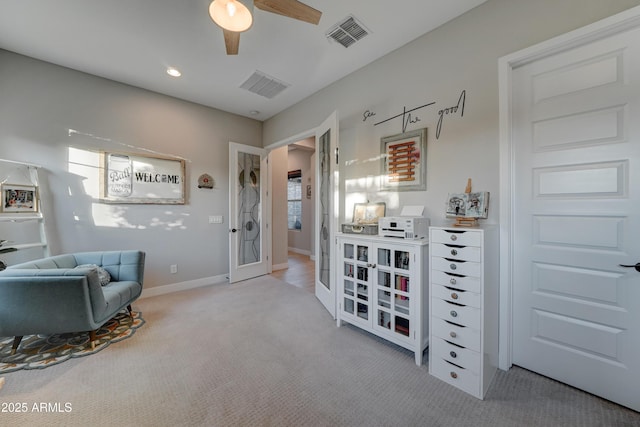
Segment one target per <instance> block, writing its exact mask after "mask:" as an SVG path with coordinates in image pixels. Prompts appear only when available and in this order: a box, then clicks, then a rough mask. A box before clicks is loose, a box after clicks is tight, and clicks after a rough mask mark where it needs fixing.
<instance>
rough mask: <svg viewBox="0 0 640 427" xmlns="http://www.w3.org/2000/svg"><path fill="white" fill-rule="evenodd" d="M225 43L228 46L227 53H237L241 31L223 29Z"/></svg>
mask: <svg viewBox="0 0 640 427" xmlns="http://www.w3.org/2000/svg"><path fill="white" fill-rule="evenodd" d="M222 32H223V33H224V45H225V46H226V47H227V55H237V54H238V47H239V46H240V33H238V32H236V31H229V30H225V29H223V30H222Z"/></svg>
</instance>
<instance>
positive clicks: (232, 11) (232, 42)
mask: <svg viewBox="0 0 640 427" xmlns="http://www.w3.org/2000/svg"><path fill="white" fill-rule="evenodd" d="M253 6H255V7H257V8H258V9H260V10H263V11H265V12H271V13H277V14H278V15H282V16H286V17H288V18H293V19H297V20H299V21H304V22H308V23H310V24H314V25H318V22H320V17H321V16H322V12H320V11H319V10H316V9H314V8H312V7H311V6H307V5H306V4H304V3H302V2H299V1H298V0H253V1H251V0H213V1H212V2H211V4H210V5H209V16H211V19H213V22H215V23H216V24H218V25H219V26H220V27H221V28H222V32H223V33H224V44H225V46H226V48H227V55H237V54H238V46H239V45H240V33H241V32H243V31H246V30H248V29H249V28H250V27H251V25H252V24H253V16H252V14H251V11H252V9H253Z"/></svg>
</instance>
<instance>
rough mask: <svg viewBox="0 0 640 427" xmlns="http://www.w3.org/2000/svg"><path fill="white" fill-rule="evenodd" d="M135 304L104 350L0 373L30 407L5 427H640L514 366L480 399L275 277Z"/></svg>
mask: <svg viewBox="0 0 640 427" xmlns="http://www.w3.org/2000/svg"><path fill="white" fill-rule="evenodd" d="M135 308H136V309H140V310H141V311H143V312H144V313H145V319H146V325H145V327H144V328H141V329H140V330H139V331H138V332H137V333H136V335H135V337H133V339H129V340H126V341H123V342H121V343H119V344H118V345H117V346H112V347H110V351H107V352H100V353H98V354H95V355H93V356H92V357H85V358H78V359H73V360H69V361H68V362H66V363H63V364H60V365H56V366H53V367H51V368H49V369H46V370H42V371H39V370H35V371H18V372H13V373H9V374H7V375H5V377H6V384H5V386H4V388H3V389H2V390H0V402H2V403H3V404H4V403H5V402H14V403H22V402H23V403H25V406H24V407H25V408H26V410H25V411H24V412H22V413H16V412H15V411H14V412H4V413H0V425H11V426H29V427H31V426H57V425H60V426H63V425H64V426H87V425H91V426H114V425H135V426H178V425H179V426H434V427H436V426H456V427H460V426H492V427H494V426H587V427H588V426H638V425H640V414H638V413H636V412H634V411H631V410H628V409H625V408H622V407H620V406H617V405H615V404H613V403H610V402H607V401H604V400H602V399H599V398H596V397H594V396H592V395H589V394H587V393H583V392H581V391H578V390H575V389H573V388H571V387H568V386H566V385H564V384H560V383H558V382H556V381H552V380H550V379H548V378H544V377H541V376H539V375H536V374H533V373H531V372H528V371H525V370H523V369H519V368H513V369H511V370H509V371H508V372H502V371H500V372H499V374H498V375H497V378H496V379H495V380H494V383H493V385H492V387H491V389H490V391H489V393H488V395H487V397H486V399H485V400H484V401H481V400H478V399H475V398H473V397H471V396H469V395H467V394H465V393H463V392H461V391H459V390H457V389H455V388H453V387H451V386H449V385H447V384H445V383H443V382H442V381H439V380H437V379H435V378H433V377H431V376H430V375H429V374H428V369H427V366H426V365H423V366H420V367H418V366H416V365H415V363H414V358H413V355H412V353H410V352H408V351H406V350H404V349H402V348H400V347H397V346H395V345H392V344H389V343H387V342H385V341H383V340H380V339H377V338H375V337H374V336H372V335H370V334H367V333H365V332H362V331H360V330H359V329H357V328H354V327H350V326H343V327H340V328H338V327H336V324H335V321H334V320H333V319H331V317H330V316H329V314H328V313H327V312H326V311H325V310H324V308H323V307H322V306H321V305H320V304H319V302H318V301H317V300H316V298H315V297H314V296H313V295H312V294H310V293H309V292H307V291H305V290H302V289H299V288H296V287H295V286H292V285H289V284H287V283H285V282H282V281H280V280H278V279H275V278H272V277H270V276H264V277H262V278H258V279H252V280H248V281H245V282H242V283H238V284H234V285H228V284H223V285H215V286H211V287H207V288H200V289H194V290H190V291H185V292H180V293H175V294H169V295H163V296H158V297H153V298H148V299H144V300H140V301H138V302H137V304H136V307H135ZM42 403H45V406H44V407H46V404H49V409H51V410H50V411H44V412H43V411H39V410H38V409H40V408H42V407H43V406H42V405H41V404H42ZM38 405H40V406H38ZM34 407H35V409H34Z"/></svg>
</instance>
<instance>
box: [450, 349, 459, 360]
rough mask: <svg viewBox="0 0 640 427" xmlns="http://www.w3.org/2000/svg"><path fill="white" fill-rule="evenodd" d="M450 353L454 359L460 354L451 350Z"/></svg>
mask: <svg viewBox="0 0 640 427" xmlns="http://www.w3.org/2000/svg"><path fill="white" fill-rule="evenodd" d="M449 354H450V355H451V357H453V358H454V359H455V358H456V357H458V355H457V354H456V352H455V351H450V352H449Z"/></svg>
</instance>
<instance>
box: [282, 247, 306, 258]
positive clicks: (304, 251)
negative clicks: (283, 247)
mask: <svg viewBox="0 0 640 427" xmlns="http://www.w3.org/2000/svg"><path fill="white" fill-rule="evenodd" d="M287 249H288V250H289V252H295V253H297V254H300V255H307V256H311V251H309V250H306V249H298V248H291V247H289V248H287Z"/></svg>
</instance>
